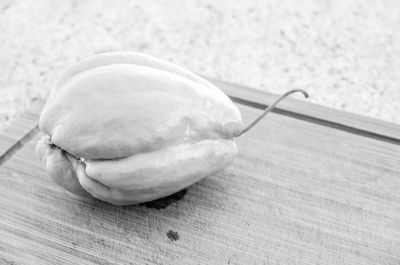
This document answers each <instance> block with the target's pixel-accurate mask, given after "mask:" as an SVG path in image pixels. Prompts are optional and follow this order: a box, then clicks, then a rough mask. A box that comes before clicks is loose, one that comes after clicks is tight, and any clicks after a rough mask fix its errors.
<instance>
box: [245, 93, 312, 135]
mask: <svg viewBox="0 0 400 265" xmlns="http://www.w3.org/2000/svg"><path fill="white" fill-rule="evenodd" d="M296 92H300V93H302V94H303V95H304V97H305V98H308V97H309V95H308V93H307V92H306V91H304V90H302V89H292V90H289V91H287V92H286V93H285V94H283V95H282V96H280V97H279V98H278V99H277V100H276V101H275V102H274V103H272V104H271V105H269V106H268V107H267V108H266V109H265V110H264V112H263V113H262V114H261V115H260V116H259V117H258V118H257V119H255V120H254V121H253V122H252V123H250V124H249V125H247V127H246V128H244V129H243V130H242V131H241V132H240V134H239V135H238V136H241V135H242V134H244V133H245V132H247V131H248V130H250V129H251V128H253V126H254V125H256V124H257V123H258V122H259V121H260V120H261V119H262V118H264V116H265V115H267V114H268V112H270V111H271V110H273V109H274V108H275V106H276V105H277V104H278V103H279V102H280V101H281V100H282V99H284V98H286V97H287V96H289V95H290V94H293V93H296Z"/></svg>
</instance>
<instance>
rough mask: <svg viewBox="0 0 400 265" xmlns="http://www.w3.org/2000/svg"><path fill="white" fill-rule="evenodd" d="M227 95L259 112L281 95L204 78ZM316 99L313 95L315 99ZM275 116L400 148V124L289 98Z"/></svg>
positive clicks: (275, 110)
mask: <svg viewBox="0 0 400 265" xmlns="http://www.w3.org/2000/svg"><path fill="white" fill-rule="evenodd" d="M204 78H206V79H207V80H209V81H210V82H211V83H213V84H214V85H216V86H217V87H219V88H220V89H221V90H222V91H224V92H225V93H226V94H227V95H228V96H229V97H230V98H231V99H232V100H233V101H234V102H236V103H240V104H244V105H248V106H252V107H255V108H259V109H264V108H266V107H267V106H268V105H269V104H271V103H272V102H273V101H275V100H276V99H277V97H278V96H277V95H274V94H271V93H268V92H264V91H260V90H257V89H254V88H249V87H245V86H242V85H238V84H233V83H229V82H226V81H221V80H218V79H213V78H209V77H204ZM311 96H312V95H311ZM273 112H275V113H278V114H282V115H286V116H291V117H294V118H297V119H302V120H307V121H309V122H313V123H318V124H322V125H324V126H330V127H333V128H336V129H341V130H344V131H348V132H351V133H356V134H359V135H363V136H366V137H371V138H375V139H380V140H383V141H387V142H391V143H397V144H400V124H395V123H390V122H386V121H382V120H378V119H374V118H370V117H366V116H362V115H358V114H353V113H349V112H345V111H341V110H337V109H333V108H328V107H324V106H321V105H317V104H313V103H310V102H306V101H301V100H296V99H291V98H287V99H285V100H284V101H282V102H280V103H279V105H278V106H277V108H275V109H274V110H273Z"/></svg>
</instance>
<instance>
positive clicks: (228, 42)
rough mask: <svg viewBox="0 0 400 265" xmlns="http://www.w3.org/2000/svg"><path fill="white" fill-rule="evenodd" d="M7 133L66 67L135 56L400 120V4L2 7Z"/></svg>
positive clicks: (2, 121) (0, 84)
mask: <svg viewBox="0 0 400 265" xmlns="http://www.w3.org/2000/svg"><path fill="white" fill-rule="evenodd" d="M0 32H1V34H0V69H1V72H0V130H2V129H4V128H5V126H7V125H8V124H9V123H10V121H11V120H12V119H14V118H15V117H17V116H18V114H19V113H21V112H22V111H23V110H24V109H25V108H27V106H29V104H30V102H31V100H32V99H34V98H38V97H39V98H45V97H46V95H47V93H48V90H49V88H50V83H51V81H52V80H53V79H54V77H55V76H56V75H57V73H58V72H59V71H60V69H62V68H63V67H64V66H65V65H66V64H69V63H72V62H74V61H76V60H78V59H79V58H82V57H84V56H87V55H90V54H93V53H96V52H101V51H106V50H134V51H140V52H145V53H148V54H151V55H154V56H157V57H160V58H164V59H167V60H170V61H172V62H174V63H177V64H179V65H182V66H184V67H186V68H188V69H191V70H192V71H195V72H198V73H200V74H203V75H208V76H210V77H215V78H220V79H223V80H227V81H230V82H236V83H240V84H244V85H247V86H251V87H255V88H258V89H261V90H266V91H269V92H272V93H282V92H284V91H286V90H288V89H291V88H294V87H300V88H304V89H306V90H307V91H309V93H310V94H311V95H312V98H311V101H313V102H315V103H318V104H322V105H325V106H329V107H333V108H338V109H342V110H345V111H350V112H354V113H359V114H362V115H367V116H371V117H375V118H379V119H383V120H387V121H392V122H396V123H400V1H397V0H392V1H390V0H387V1H372V0H368V1H367V0H353V1H350V0H349V1H345V0H343V1H326V0H314V1H281V0H270V1H265V0H247V1H233V0H232V1H228V0H224V1H210V0H208V1H200V0H199V1H194V0H185V1H179V0H169V1H138V0H135V1H122V0H113V1H88V0H87V1H78V0H76V1H75V0H69V1H44V0H36V1H33V0H31V1H29V0H26V1H13V0H2V1H0Z"/></svg>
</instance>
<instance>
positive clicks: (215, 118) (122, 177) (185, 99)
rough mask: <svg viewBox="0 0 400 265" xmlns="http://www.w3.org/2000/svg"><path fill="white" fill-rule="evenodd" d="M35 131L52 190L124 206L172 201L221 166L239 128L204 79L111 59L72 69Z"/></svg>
mask: <svg viewBox="0 0 400 265" xmlns="http://www.w3.org/2000/svg"><path fill="white" fill-rule="evenodd" d="M39 127H40V129H41V130H43V131H44V132H45V133H46V134H47V136H46V137H45V138H44V139H43V140H42V141H40V142H39V143H38V145H37V148H36V149H37V153H38V155H39V157H40V158H41V160H42V161H43V162H44V164H45V166H46V171H47V172H48V174H49V175H50V176H51V177H52V178H53V179H54V180H55V181H56V183H58V184H59V185H61V186H62V187H64V188H65V189H67V190H68V191H70V192H72V193H75V194H77V195H80V196H89V197H90V196H94V197H96V198H98V199H100V200H103V201H106V202H109V203H112V204H115V205H128V204H136V203H141V202H146V201H151V200H155V199H158V198H161V197H164V196H167V195H170V194H172V193H174V192H177V191H179V190H181V189H183V188H185V187H187V186H190V185H192V184H193V183H195V182H197V181H198V180H200V179H201V178H203V177H205V176H208V175H211V174H213V173H215V172H217V171H219V170H221V169H223V168H224V167H226V166H227V165H228V164H229V163H230V162H231V161H232V160H233V159H234V157H235V155H236V153H237V148H236V145H235V143H234V142H233V140H232V138H233V137H235V136H237V135H239V133H240V132H241V131H242V129H243V123H242V119H241V115H240V112H239V110H238V109H237V107H236V106H235V105H234V104H233V103H232V102H231V100H230V99H229V98H228V97H227V96H226V95H225V94H224V93H223V92H222V91H220V90H219V89H218V88H217V87H215V86H214V85H212V84H211V83H209V82H208V81H206V80H204V79H203V78H201V77H199V76H197V75H195V74H193V73H191V72H190V71H187V70H185V69H183V68H180V67H178V66H175V65H173V64H171V63H168V62H166V61H162V60H159V59H156V58H154V57H151V56H148V55H143V54H138V53H129V52H119V53H107V54H100V55H96V56H93V57H90V58H88V59H86V60H83V61H81V62H79V63H78V64H76V65H74V66H72V67H70V68H69V69H68V70H67V71H66V72H65V73H64V74H63V75H62V76H61V77H60V78H59V79H58V81H57V82H56V84H55V86H54V88H53V89H52V91H51V94H50V96H49V98H48V100H47V102H46V105H45V107H44V109H43V111H42V114H41V117H40V121H39ZM89 194H90V195H89Z"/></svg>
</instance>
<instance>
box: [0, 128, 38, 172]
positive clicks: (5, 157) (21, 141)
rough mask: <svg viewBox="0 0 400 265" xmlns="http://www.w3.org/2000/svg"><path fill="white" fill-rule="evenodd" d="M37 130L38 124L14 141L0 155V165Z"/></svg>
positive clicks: (34, 134)
mask: <svg viewBox="0 0 400 265" xmlns="http://www.w3.org/2000/svg"><path fill="white" fill-rule="evenodd" d="M38 132H39V126H38V125H36V126H35V127H34V128H33V129H31V130H30V131H28V132H27V133H26V134H25V135H24V136H23V137H22V138H21V139H20V140H18V141H16V142H15V143H14V144H13V145H12V146H11V147H10V148H9V149H8V150H6V151H5V152H4V153H3V155H2V156H0V166H2V165H4V163H5V162H7V160H8V159H10V158H12V157H13V156H14V155H15V154H16V153H17V152H18V151H19V150H20V149H21V148H22V147H24V145H25V143H27V142H29V141H30V140H31V139H32V138H33V137H35V136H36V134H37V133H38Z"/></svg>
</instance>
